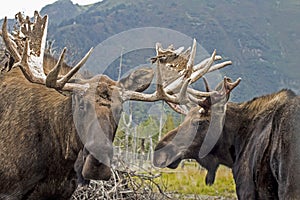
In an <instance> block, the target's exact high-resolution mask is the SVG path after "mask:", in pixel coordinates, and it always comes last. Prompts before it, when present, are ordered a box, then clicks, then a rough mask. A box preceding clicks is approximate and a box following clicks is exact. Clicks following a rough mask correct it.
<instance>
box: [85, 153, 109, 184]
mask: <svg viewBox="0 0 300 200" xmlns="http://www.w3.org/2000/svg"><path fill="white" fill-rule="evenodd" d="M82 176H83V178H85V179H87V180H109V179H110V177H111V170H110V166H107V165H106V164H103V163H101V162H99V161H98V160H97V159H96V158H95V157H94V156H92V155H91V154H89V155H88V156H87V157H86V160H85V163H84V165H83V169H82Z"/></svg>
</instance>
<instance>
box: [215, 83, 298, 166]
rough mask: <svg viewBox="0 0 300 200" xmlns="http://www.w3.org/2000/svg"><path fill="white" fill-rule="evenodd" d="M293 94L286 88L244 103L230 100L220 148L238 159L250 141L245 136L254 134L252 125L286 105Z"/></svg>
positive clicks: (234, 158)
mask: <svg viewBox="0 0 300 200" xmlns="http://www.w3.org/2000/svg"><path fill="white" fill-rule="evenodd" d="M293 96H295V94H294V93H293V92H292V91H290V90H285V89H284V90H281V91H279V92H277V93H273V94H269V95H265V96H261V97H256V98H253V99H252V100H250V101H247V102H243V103H234V102H228V104H227V110H226V119H225V124H224V129H223V136H222V137H224V138H226V139H223V140H220V141H222V144H221V145H220V149H221V150H222V149H223V150H224V149H225V150H226V149H227V151H226V152H227V155H231V157H232V159H233V161H235V160H236V159H238V157H239V156H241V155H240V152H242V149H240V147H245V146H246V145H247V144H246V143H247V142H248V141H247V140H246V139H245V138H249V134H253V133H252V131H251V130H250V129H251V125H253V123H255V121H257V120H259V119H260V118H263V117H264V116H266V115H268V114H269V113H272V112H273V111H274V109H276V108H278V107H280V106H282V105H284V104H285V103H286V101H287V100H288V99H289V98H291V97H293ZM223 143H224V144H223ZM222 154H223V153H222ZM225 154H226V153H225ZM228 167H232V166H230V165H229V166H228Z"/></svg>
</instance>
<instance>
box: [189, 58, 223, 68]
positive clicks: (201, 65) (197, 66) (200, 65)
mask: <svg viewBox="0 0 300 200" xmlns="http://www.w3.org/2000/svg"><path fill="white" fill-rule="evenodd" d="M210 59H211V57H209V58H206V59H204V60H202V61H201V62H200V63H198V64H196V65H194V67H193V70H194V71H198V70H200V69H203V68H204V67H205V66H206V65H207V63H208V61H209V60H210ZM217 60H222V57H221V56H219V55H216V56H215V61H217Z"/></svg>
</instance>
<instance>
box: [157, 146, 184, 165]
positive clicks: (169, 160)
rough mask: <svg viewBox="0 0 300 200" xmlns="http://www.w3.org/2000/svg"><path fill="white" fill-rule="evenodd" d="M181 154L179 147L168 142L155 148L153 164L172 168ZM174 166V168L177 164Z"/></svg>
mask: <svg viewBox="0 0 300 200" xmlns="http://www.w3.org/2000/svg"><path fill="white" fill-rule="evenodd" d="M181 156H182V155H181V152H180V151H179V149H178V148H177V147H176V146H175V145H173V144H171V143H170V144H167V145H166V146H164V147H162V148H160V149H155V151H154V156H153V164H154V166H156V167H160V168H164V167H171V168H173V163H177V161H178V160H181ZM174 167H175V168H176V167H177V166H174Z"/></svg>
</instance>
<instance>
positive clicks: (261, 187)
mask: <svg viewBox="0 0 300 200" xmlns="http://www.w3.org/2000/svg"><path fill="white" fill-rule="evenodd" d="M209 124H210V115H208V116H204V115H203V114H200V113H199V108H193V109H191V111H190V112H189V114H188V115H187V117H186V118H185V120H184V122H183V123H182V124H181V125H180V126H179V127H178V128H177V129H175V130H173V131H171V132H170V133H168V135H166V136H165V137H164V138H163V139H162V140H161V141H160V142H159V143H158V145H157V147H156V149H155V155H154V164H155V165H156V166H159V167H171V168H176V167H177V166H178V164H179V162H180V161H181V160H182V159H188V158H192V159H196V160H197V162H199V163H200V164H201V165H202V166H204V167H205V168H206V169H207V170H208V174H207V177H206V183H207V184H213V182H214V179H215V173H216V170H217V168H218V166H219V165H220V164H223V165H226V166H228V167H230V168H232V171H233V175H234V179H235V182H236V190H237V195H238V198H239V199H299V198H300V185H299V183H300V97H298V96H296V95H295V94H294V93H293V92H292V91H290V90H281V91H279V92H278V93H274V94H270V95H266V96H262V97H258V98H255V99H253V100H251V101H249V102H245V103H240V104H238V103H232V102H229V103H228V104H227V110H226V118H225V124H224V127H223V130H222V134H221V136H220V138H219V140H218V142H217V144H216V145H215V146H214V148H213V149H212V151H211V152H210V153H209V154H208V155H207V156H205V157H204V158H199V151H200V147H201V145H202V143H203V140H204V138H205V136H206V131H207V129H208V127H209ZM172 138H178V139H172ZM187 139H188V140H191V142H190V143H188V142H187ZM184 143H186V144H189V145H183V144H184Z"/></svg>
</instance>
